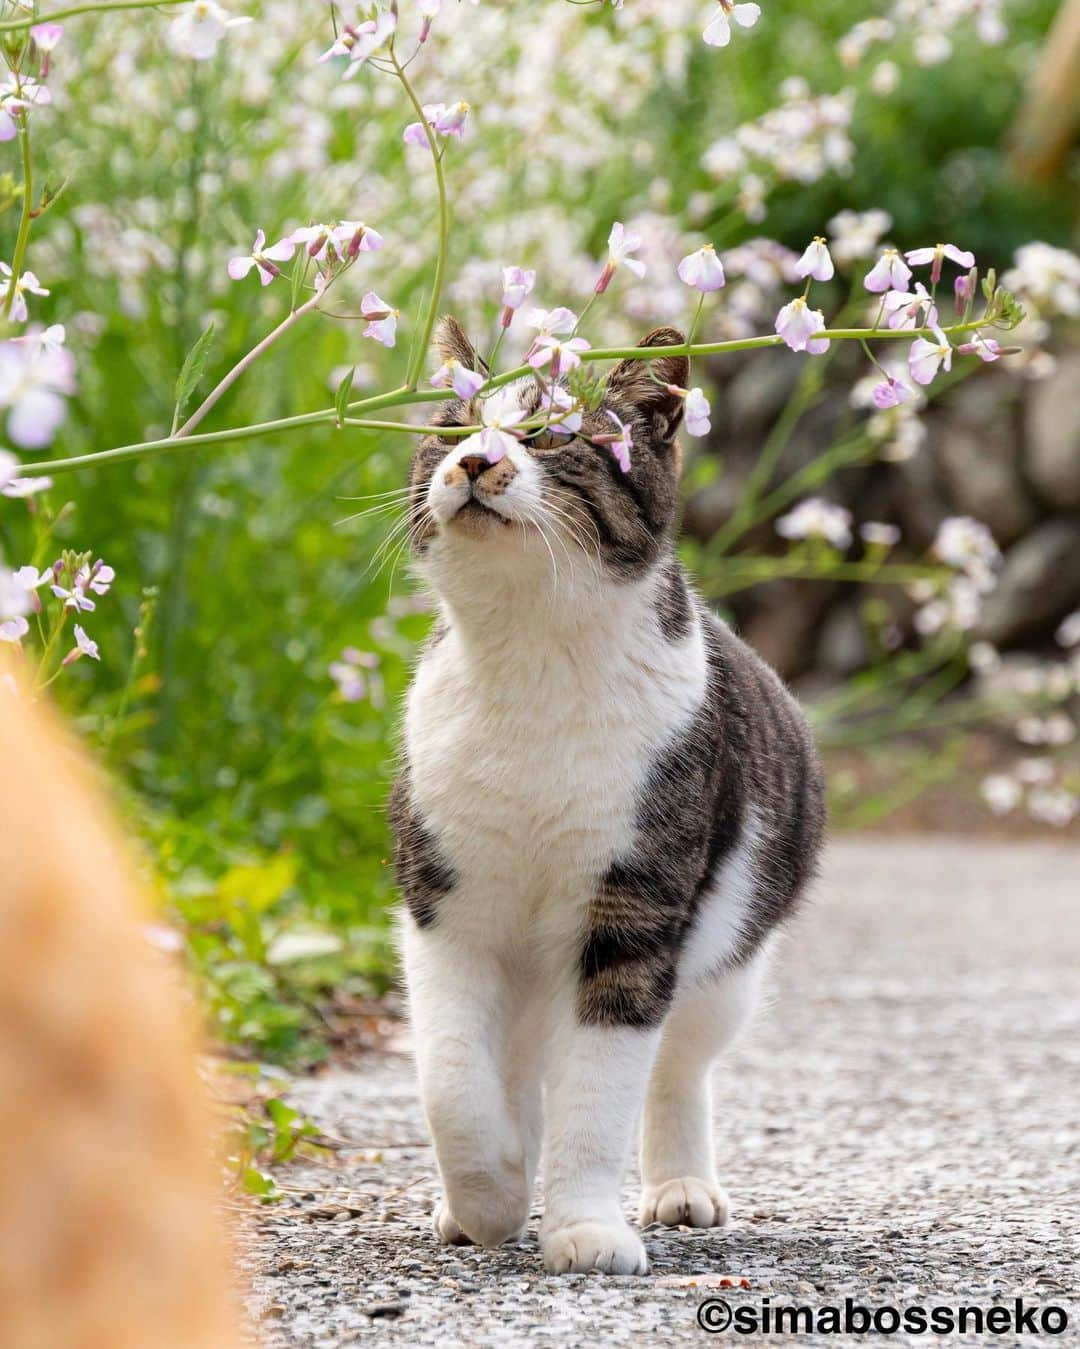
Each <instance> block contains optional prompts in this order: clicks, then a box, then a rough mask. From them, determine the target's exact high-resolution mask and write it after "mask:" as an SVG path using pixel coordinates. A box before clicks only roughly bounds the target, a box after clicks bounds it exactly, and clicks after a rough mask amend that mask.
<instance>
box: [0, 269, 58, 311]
mask: <svg viewBox="0 0 1080 1349" xmlns="http://www.w3.org/2000/svg"><path fill="white" fill-rule="evenodd" d="M0 278H3V283H4V284H3V286H0V301H2V302H6V301H7V297H8V291H9V290H10V289H11V285H12V279H11V268H10V267H9V266H8V264H7V263H6V262H0ZM48 293H49V292H48V291H47V290H46V289H45V287H44V286H43V285H42V284H41V282H40V281H39V280H38V279H37V277H36V276H35V275H34V273H33V272H23V274H22V276H20V277H19V279H18V281H16V282H15V298H14V300H12V302H11V318H12V321H13V322H14V323H25V322H26V320H27V318H28V317H29V310H28V309H27V307H26V295H27V294H30V295H48Z"/></svg>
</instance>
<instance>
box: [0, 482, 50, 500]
mask: <svg viewBox="0 0 1080 1349" xmlns="http://www.w3.org/2000/svg"><path fill="white" fill-rule="evenodd" d="M52 483H53V480H52V478H12V479H11V481H10V482H6V483H4V485H3V487H0V495H3V496H6V497H11V498H12V499H13V500H18V501H22V500H24V499H25V498H27V497H32V496H37V494H38V493H39V492H47V491H48V490H49V488H50V487H51V486H52Z"/></svg>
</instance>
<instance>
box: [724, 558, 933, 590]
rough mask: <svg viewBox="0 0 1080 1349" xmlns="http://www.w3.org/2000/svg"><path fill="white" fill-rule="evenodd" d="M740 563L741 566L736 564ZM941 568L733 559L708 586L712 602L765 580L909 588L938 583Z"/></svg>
mask: <svg viewBox="0 0 1080 1349" xmlns="http://www.w3.org/2000/svg"><path fill="white" fill-rule="evenodd" d="M736 563H738V565H736ZM941 571H942V569H941V568H940V567H933V566H920V565H919V564H917V563H911V564H905V563H899V562H898V563H886V564H885V565H884V566H882V565H880V564H879V563H876V562H875V563H873V564H872V565H871V564H868V563H864V562H835V563H830V564H829V565H828V566H826V567H821V566H814V565H813V563H811V562H808V561H806V560H805V559H803V558H798V557H796V558H794V559H788V558H781V557H762V558H752V559H751V558H747V559H745V560H744V559H742V558H739V559H736V558H732V559H730V564H728V565H725V569H724V576H723V579H722V580H721V581H720V582H719V583H718V584H716V585H709V587H708V593H709V597H710V598H711V599H719V598H721V597H722V596H725V595H734V594H737V593H738V592H739V591H740V590H749V589H750V588H751V587H752V586H755V585H760V584H761V583H762V582H763V581H775V580H780V579H784V580H800V581H868V580H874V581H875V582H877V581H880V582H883V583H884V584H888V585H907V584H909V583H910V582H912V581H925V580H936V579H937V578H938V577H940V575H941Z"/></svg>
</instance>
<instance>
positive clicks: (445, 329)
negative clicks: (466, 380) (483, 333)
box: [435, 314, 488, 375]
mask: <svg viewBox="0 0 1080 1349" xmlns="http://www.w3.org/2000/svg"><path fill="white" fill-rule="evenodd" d="M435 350H436V352H437V353H438V357H439V360H440V361H442V362H443V363H444V364H445V363H446V362H447V361H459V362H460V363H461V364H462V365H463V366H464V367H465V369H466V370H476V371H478V372H479V373H480V374H482V375H486V374H487V372H488V368H487V365H486V364H485V362H484V361H483V360H482V359H481V357H480V356H479V355H478V353H477V351H476V348H475V347H474V346H473V344H472V343H471V342H470V341H469V339H468V338H467V337H466V336H465V329H464V328H462V326H461V324H460V323H459V322H458V321H457V319H456V318H454V317H453V316H452V315H450V314H445V315H444V316H443V317H442V318H441V319H440V320H439V322H438V325H437V327H436V328H435Z"/></svg>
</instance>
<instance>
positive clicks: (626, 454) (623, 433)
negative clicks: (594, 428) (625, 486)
mask: <svg viewBox="0 0 1080 1349" xmlns="http://www.w3.org/2000/svg"><path fill="white" fill-rule="evenodd" d="M604 411H605V412H606V413H607V415H608V416H609V417H610V418H611V420H612V421H613V422H614V423H615V425H616V426H617V427H618V428H619V430H618V432H617V433H608V432H606V431H605V432H603V433H601V434H600V435H598V436H593V437H592V440H593V444H595V445H607V446H608V447H609V448H610V450H611V453H612V454H613V455H614V456H615V462H616V463H617V464H618V466H619V467H620V468H621V469H622V471H623V472H624V473H629V472H630V451H631V450H632V449H633V448H634V440H633V437H632V435H631V434H630V428H629V427H628V426H627V425H626V423H625V422H624V421H623V420H622V418H621V417H620V416H619V415H618V414H617V413H614V412H612V410H611V409H610V408H605V409H604Z"/></svg>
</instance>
